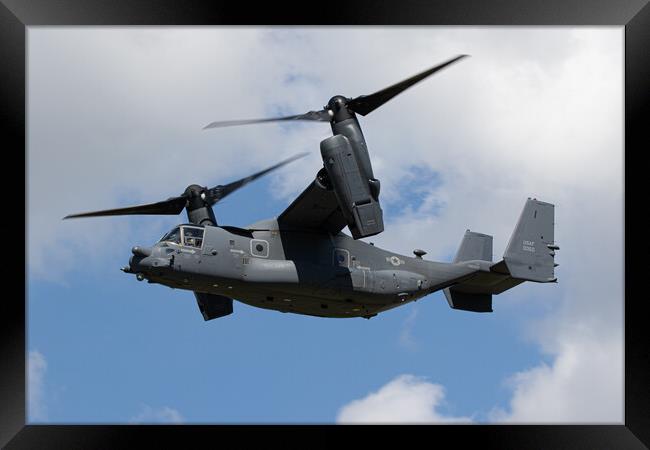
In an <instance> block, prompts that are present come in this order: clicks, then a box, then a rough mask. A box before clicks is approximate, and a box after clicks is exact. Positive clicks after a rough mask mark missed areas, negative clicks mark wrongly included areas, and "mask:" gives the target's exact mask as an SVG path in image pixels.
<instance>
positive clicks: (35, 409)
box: [27, 350, 47, 422]
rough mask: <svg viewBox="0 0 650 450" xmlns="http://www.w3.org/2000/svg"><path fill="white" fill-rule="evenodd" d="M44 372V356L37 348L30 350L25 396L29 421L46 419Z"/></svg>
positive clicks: (45, 368)
mask: <svg viewBox="0 0 650 450" xmlns="http://www.w3.org/2000/svg"><path fill="white" fill-rule="evenodd" d="M46 372H47V361H46V360H45V356H43V354H42V353H41V352H39V351H37V350H31V351H30V352H29V356H28V360H27V374H28V378H27V380H28V383H27V398H28V405H29V411H28V417H29V421H30V422H41V421H44V420H47V406H46V404H45V373H46Z"/></svg>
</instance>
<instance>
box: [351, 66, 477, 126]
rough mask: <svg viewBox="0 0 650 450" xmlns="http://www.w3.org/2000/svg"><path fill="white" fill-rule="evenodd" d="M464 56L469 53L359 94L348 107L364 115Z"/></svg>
mask: <svg viewBox="0 0 650 450" xmlns="http://www.w3.org/2000/svg"><path fill="white" fill-rule="evenodd" d="M466 56H469V55H458V56H456V57H455V58H452V59H450V60H449V61H447V62H444V63H442V64H438V65H437V66H435V67H432V68H430V69H428V70H425V71H424V72H422V73H419V74H417V75H414V76H412V77H411V78H408V79H406V80H404V81H400V82H399V83H397V84H394V85H392V86H389V87H387V88H385V89H382V90H381V91H377V92H375V93H374V94H370V95H361V96H359V97H356V98H353V99H352V100H350V101H349V102H348V108H349V109H351V110H352V111H354V112H355V113H357V114H361V115H362V116H365V115H366V114H368V113H370V112H372V111H374V110H375V109H377V108H379V107H380V106H381V105H383V104H384V103H386V102H387V101H388V100H390V99H391V98H393V97H395V96H396V95H397V94H400V93H401V92H403V91H404V90H406V89H408V88H410V87H411V86H413V85H414V84H415V83H417V82H419V81H422V80H424V79H425V78H426V77H428V76H429V75H433V74H434V73H436V72H437V71H439V70H440V69H442V68H444V67H447V66H448V65H450V64H453V63H455V62H456V61H458V60H459V59H461V58H464V57H466Z"/></svg>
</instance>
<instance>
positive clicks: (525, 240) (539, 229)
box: [503, 198, 559, 282]
mask: <svg viewBox="0 0 650 450" xmlns="http://www.w3.org/2000/svg"><path fill="white" fill-rule="evenodd" d="M554 220H555V206H554V205H552V204H550V203H546V202H542V201H539V200H536V199H530V198H529V199H528V200H527V201H526V205H525V206H524V210H523V211H522V212H521V216H519V221H518V222H517V226H516V227H515V231H514V232H513V233H512V237H511V238H510V242H509V243H508V246H507V247H506V251H505V253H504V254H503V260H504V261H505V264H506V266H507V268H508V272H510V275H511V276H512V277H513V278H516V279H520V280H527V281H537V282H551V281H556V279H555V274H554V268H555V260H554V257H555V250H559V247H557V246H556V245H555V241H554V239H555V237H554V227H555V222H554Z"/></svg>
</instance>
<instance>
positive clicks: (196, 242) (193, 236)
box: [182, 227, 205, 248]
mask: <svg viewBox="0 0 650 450" xmlns="http://www.w3.org/2000/svg"><path fill="white" fill-rule="evenodd" d="M182 229H183V245H185V246H186V247H194V248H201V247H202V246H203V233H204V232H205V230H204V229H203V228H199V227H183V228H182Z"/></svg>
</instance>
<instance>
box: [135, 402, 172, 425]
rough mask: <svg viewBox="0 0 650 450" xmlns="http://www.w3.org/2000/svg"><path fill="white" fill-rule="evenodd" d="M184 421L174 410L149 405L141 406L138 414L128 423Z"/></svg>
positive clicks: (167, 407)
mask: <svg viewBox="0 0 650 450" xmlns="http://www.w3.org/2000/svg"><path fill="white" fill-rule="evenodd" d="M184 421H185V419H184V418H183V416H182V415H181V414H180V413H179V412H178V411H177V410H175V409H174V408H170V407H169V406H163V407H160V408H152V407H151V406H149V405H142V406H141V408H140V412H139V413H138V414H136V415H135V416H133V417H132V418H131V420H129V422H130V423H174V424H179V423H183V422H184Z"/></svg>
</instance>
